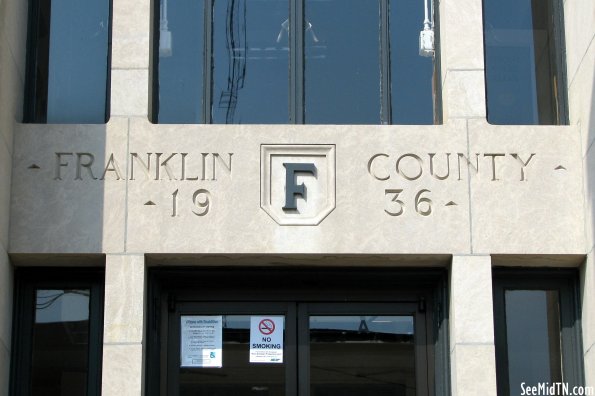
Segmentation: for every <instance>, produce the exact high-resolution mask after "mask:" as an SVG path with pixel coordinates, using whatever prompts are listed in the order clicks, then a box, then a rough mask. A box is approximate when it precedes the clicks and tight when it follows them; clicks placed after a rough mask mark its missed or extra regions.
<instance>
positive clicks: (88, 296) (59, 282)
mask: <svg viewBox="0 0 595 396" xmlns="http://www.w3.org/2000/svg"><path fill="white" fill-rule="evenodd" d="M15 274H16V275H15V277H16V291H17V292H16V298H15V307H16V308H15V331H14V333H13V335H14V336H13V358H12V361H13V370H12V382H11V395H14V396H17V395H31V396H42V395H43V396H62V395H69V396H98V395H99V394H100V393H101V389H100V388H101V374H100V373H101V351H102V336H101V335H102V327H103V309H102V305H103V282H104V281H103V272H102V271H95V270H91V271H82V270H75V269H70V270H68V271H64V270H61V269H57V268H52V269H47V268H43V269H41V268H30V269H29V268H28V269H18V270H17V271H16V273H15Z"/></svg>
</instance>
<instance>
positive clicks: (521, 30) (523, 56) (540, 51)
mask: <svg viewBox="0 0 595 396" xmlns="http://www.w3.org/2000/svg"><path fill="white" fill-rule="evenodd" d="M553 16H554V13H553V4H552V0H544V1H537V0H486V1H484V38H485V58H486V86H487V110H488V111H487V114H488V121H489V122H490V123H492V124H559V123H560V112H559V107H560V105H559V103H558V102H559V100H560V99H559V95H560V94H561V93H560V92H558V90H557V80H559V79H560V74H561V70H558V68H557V59H556V58H557V57H559V56H560V55H561V53H560V51H559V49H558V48H556V40H555V38H554V28H553Z"/></svg>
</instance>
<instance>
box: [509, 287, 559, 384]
mask: <svg viewBox="0 0 595 396" xmlns="http://www.w3.org/2000/svg"><path fill="white" fill-rule="evenodd" d="M505 304H506V339H507V352H508V379H509V389H510V394H511V395H515V394H517V392H520V389H521V383H522V382H525V384H526V385H527V386H534V385H537V384H538V383H540V382H549V383H552V382H559V381H561V380H562V375H561V364H560V355H561V352H560V310H559V302H558V291H556V290H547V291H546V290H506V291H505Z"/></svg>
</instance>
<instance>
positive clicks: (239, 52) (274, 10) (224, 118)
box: [212, 0, 289, 124]
mask: <svg viewBox="0 0 595 396" xmlns="http://www.w3.org/2000/svg"><path fill="white" fill-rule="evenodd" d="M288 10H289V4H288V2H287V0H251V1H247V0H214V7H213V30H214V31H213V73H214V77H213V94H212V95H213V97H212V101H213V104H212V118H213V123H215V124H256V123H259V124H283V123H287V122H288V121H289V113H288V107H289V105H288V84H289V83H288V81H289V69H288V68H289V22H288Z"/></svg>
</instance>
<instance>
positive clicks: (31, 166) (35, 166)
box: [27, 164, 41, 169]
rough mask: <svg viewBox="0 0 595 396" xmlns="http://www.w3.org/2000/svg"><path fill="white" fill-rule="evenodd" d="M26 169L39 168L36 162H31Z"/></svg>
mask: <svg viewBox="0 0 595 396" xmlns="http://www.w3.org/2000/svg"><path fill="white" fill-rule="evenodd" d="M27 169H41V168H40V167H39V165H37V164H32V165H29V167H28V168H27Z"/></svg>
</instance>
